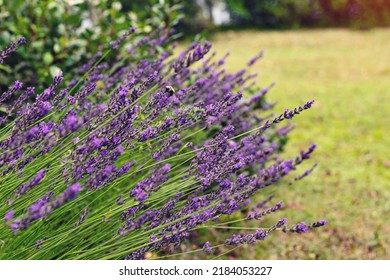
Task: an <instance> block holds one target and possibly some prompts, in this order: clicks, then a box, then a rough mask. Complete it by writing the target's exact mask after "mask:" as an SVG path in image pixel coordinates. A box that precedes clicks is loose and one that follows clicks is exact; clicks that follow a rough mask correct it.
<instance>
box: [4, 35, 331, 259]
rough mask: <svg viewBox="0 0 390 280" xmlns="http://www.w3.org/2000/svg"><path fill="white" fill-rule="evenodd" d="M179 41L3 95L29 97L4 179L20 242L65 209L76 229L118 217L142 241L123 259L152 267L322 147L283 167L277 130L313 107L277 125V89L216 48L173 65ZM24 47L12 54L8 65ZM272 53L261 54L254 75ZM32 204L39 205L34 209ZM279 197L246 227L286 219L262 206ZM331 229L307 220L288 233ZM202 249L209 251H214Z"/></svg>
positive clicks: (196, 51)
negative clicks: (155, 257)
mask: <svg viewBox="0 0 390 280" xmlns="http://www.w3.org/2000/svg"><path fill="white" fill-rule="evenodd" d="M134 33H136V32H135V29H133V28H130V29H129V30H128V31H127V32H126V33H125V34H124V35H123V36H122V37H120V38H119V39H118V40H116V41H114V42H111V44H110V49H108V51H107V53H109V52H113V51H114V50H116V49H118V48H120V45H121V43H122V42H123V41H124V40H126V38H127V37H128V36H129V35H131V34H134ZM171 35H172V31H167V30H165V29H162V28H161V29H157V30H156V31H155V32H152V33H151V34H149V35H148V36H145V37H139V38H138V37H137V36H135V37H134V38H133V37H132V38H133V41H131V42H130V43H131V47H130V48H129V49H128V53H129V54H130V59H127V60H126V63H124V64H118V63H117V61H115V60H114V61H112V60H106V61H105V60H103V61H102V62H101V63H100V64H98V65H97V66H96V65H95V62H96V61H97V60H99V59H101V58H103V57H104V55H103V54H102V53H98V54H97V55H96V56H95V57H93V58H92V59H91V61H90V62H89V63H87V64H85V65H83V66H82V67H81V68H80V69H79V74H80V76H82V77H84V78H83V79H81V80H79V81H77V79H74V80H72V81H70V82H66V81H63V75H62V73H59V74H58V76H56V77H54V79H53V83H52V85H51V86H50V87H49V88H47V89H46V90H44V91H43V92H42V93H39V94H36V93H35V89H34V88H29V87H28V88H26V89H23V85H22V83H20V82H18V81H17V82H15V84H14V85H13V86H11V87H10V88H9V90H8V91H7V92H5V93H3V94H2V95H1V99H0V103H2V102H4V101H5V100H8V99H9V97H10V96H11V95H13V94H14V93H15V92H17V91H21V92H22V93H21V94H20V96H18V97H17V98H15V99H14V100H13V101H12V102H10V103H9V104H7V108H8V110H7V115H6V116H4V117H2V118H1V124H0V129H1V130H2V131H3V132H4V134H2V135H4V136H2V137H1V138H0V139H1V140H0V172H1V174H2V179H1V182H2V184H3V183H4V184H5V185H2V188H3V190H4V193H5V196H4V198H6V199H7V201H8V206H7V207H8V209H7V211H6V212H5V213H6V214H5V216H4V220H5V222H6V224H7V225H8V227H9V228H10V229H11V230H12V232H13V233H14V234H18V233H20V232H22V231H25V230H28V228H29V227H30V226H31V225H33V224H34V222H35V221H37V220H43V221H44V222H45V221H46V220H45V219H46V218H47V217H48V216H50V215H51V214H52V213H53V212H55V211H64V213H65V212H66V211H69V212H72V211H74V212H77V213H78V220H76V221H71V222H70V224H71V225H72V226H73V228H74V227H75V226H76V228H80V229H81V228H84V227H87V226H89V225H90V224H89V223H88V217H90V216H91V217H92V215H101V216H104V217H106V215H107V213H108V212H110V215H111V216H112V217H111V218H110V219H106V218H104V220H105V221H106V222H108V221H116V223H117V226H116V228H115V229H114V232H115V233H116V234H117V236H118V238H120V239H121V238H122V239H125V238H130V237H131V236H132V235H134V234H139V236H141V237H139V238H138V239H139V240H140V241H139V242H140V243H136V244H134V247H130V248H128V249H127V250H124V251H123V252H122V257H125V258H126V259H142V258H144V257H145V254H146V253H147V252H149V251H157V252H159V251H163V250H164V249H165V248H167V247H169V246H173V247H174V248H178V247H179V246H180V245H181V244H182V243H183V242H184V241H185V240H186V239H188V238H189V236H191V234H192V232H194V231H195V230H197V228H199V227H200V226H202V225H205V224H212V223H213V222H215V221H217V220H218V219H219V218H220V217H221V216H230V215H232V214H234V213H237V212H241V211H242V210H243V209H244V208H245V207H247V206H248V205H249V204H250V202H251V199H252V198H253V197H254V194H256V193H257V192H258V191H259V190H260V189H263V188H265V187H268V186H270V185H273V184H275V183H276V182H278V181H279V180H280V179H281V178H283V177H285V176H287V175H288V174H290V173H291V172H294V171H295V170H296V169H297V166H298V165H299V164H301V162H302V161H304V160H307V159H309V158H310V154H311V153H312V152H313V151H314V149H315V145H312V146H310V147H309V148H308V150H307V151H301V153H300V155H299V156H297V157H296V158H295V159H289V160H283V159H281V158H280V157H279V155H278V151H280V149H281V146H282V145H283V144H281V143H282V142H283V141H280V139H281V138H284V137H286V135H287V134H288V133H289V131H290V130H291V129H292V127H291V125H289V124H287V125H286V126H284V127H282V128H277V129H275V128H274V126H276V125H277V124H278V123H280V122H282V121H285V120H290V119H292V118H293V117H295V116H296V115H298V114H300V113H301V112H303V111H305V110H307V109H310V108H311V107H312V105H313V103H314V101H309V102H307V103H305V104H303V105H302V106H299V107H297V108H295V109H292V110H288V109H287V110H286V111H285V112H283V113H282V114H280V115H276V116H274V115H273V114H271V116H272V117H269V116H270V112H269V111H270V110H271V109H272V108H273V104H271V103H268V102H267V99H266V94H267V93H268V91H269V90H270V88H271V87H272V86H273V85H271V86H269V87H266V88H263V89H257V88H255V87H254V81H255V78H256V74H253V73H250V72H249V71H248V69H243V70H241V71H238V72H235V73H231V72H228V71H227V70H226V68H225V67H224V64H225V60H226V58H227V56H228V54H227V55H225V56H224V57H222V58H220V59H218V58H216V54H215V53H212V54H210V55H209V52H210V50H211V43H210V42H207V41H206V42H204V43H203V44H200V43H193V44H191V46H190V47H189V48H187V49H185V50H184V51H183V52H181V53H180V54H179V55H178V57H177V58H172V55H171V54H172V53H173V49H174V47H175V44H172V43H171ZM22 43H24V42H23V40H20V42H18V45H20V44H22ZM15 48H16V44H13V45H11V46H10V47H9V48H8V49H6V50H5V51H2V52H1V53H0V59H1V62H2V59H3V58H5V57H7V56H8V55H9V54H10V53H11V52H12V51H14V50H15ZM161 50H164V51H161ZM208 56H209V57H208ZM262 56H263V52H260V53H259V54H258V55H256V56H255V57H253V58H252V59H251V60H250V61H249V62H248V64H247V65H248V67H249V66H252V65H253V64H255V63H256V61H257V60H259V59H260V58H261V57H262ZM118 65H119V66H118ZM23 90H24V91H23ZM248 93H251V95H249V94H248ZM31 100H33V101H31ZM34 170H35V171H34ZM310 172H311V170H309V171H306V172H305V173H304V174H303V175H301V176H299V178H300V179H301V178H303V177H305V176H306V175H308V174H309V173H310ZM95 193H96V194H101V196H103V197H104V199H105V202H104V203H106V204H107V205H106V207H100V208H99V207H95V208H94V206H93V204H92V202H93V201H95V200H93V201H92V200H91V201H92V202H91V201H90V202H91V203H88V206H86V207H85V208H84V210H83V211H82V213H81V215H80V211H79V210H77V211H76V210H73V208H72V207H74V206H75V204H74V203H71V202H72V201H73V202H74V201H80V203H82V202H83V201H88V197H89V196H94V195H95ZM31 197H40V199H38V200H36V201H35V202H33V203H31V202H30V201H31V200H30V199H31ZM271 198H272V197H271ZM271 198H267V199H266V200H264V201H263V202H261V203H258V205H257V206H256V207H255V208H253V209H252V211H251V212H249V214H248V215H247V219H248V220H250V219H256V220H260V219H261V218H262V217H263V216H266V215H269V214H271V213H273V212H275V211H277V210H279V209H280V208H281V205H282V204H281V202H279V203H276V204H275V205H274V206H272V207H270V208H267V209H264V206H265V205H266V204H267V203H268V202H269V201H270V200H271ZM96 200H98V199H96ZM26 205H28V206H27V207H25V206H26ZM76 208H77V207H76ZM1 209H3V208H1ZM107 209H110V210H107ZM87 215H88V217H87ZM91 220H93V219H91ZM111 224H112V223H111ZM285 224H286V219H283V220H280V221H278V222H277V223H276V224H275V225H273V226H271V227H270V228H269V229H261V228H259V230H257V231H256V232H255V233H251V234H238V235H237V234H235V235H233V236H231V238H230V239H228V240H226V241H225V245H226V246H238V245H239V244H244V243H246V244H252V243H255V242H256V241H258V240H264V239H265V238H266V237H267V236H268V235H269V234H270V233H271V232H272V231H274V230H276V229H278V228H281V227H284V229H285V230H286V231H287V228H286V227H285ZM324 224H325V222H324V221H320V222H317V223H314V224H312V225H309V226H306V224H304V223H300V224H297V225H295V226H293V227H291V228H290V229H288V231H291V232H298V233H300V232H306V231H307V230H308V229H309V228H315V227H319V226H322V225H324ZM143 237H145V238H144V239H143ZM41 245H42V242H41V241H40V242H39V244H38V243H37V246H39V247H40V246H41ZM93 246H100V245H98V244H90V247H93ZM203 248H204V250H205V252H207V253H211V245H210V243H209V242H206V243H205V244H204V246H203ZM113 251H115V249H113Z"/></svg>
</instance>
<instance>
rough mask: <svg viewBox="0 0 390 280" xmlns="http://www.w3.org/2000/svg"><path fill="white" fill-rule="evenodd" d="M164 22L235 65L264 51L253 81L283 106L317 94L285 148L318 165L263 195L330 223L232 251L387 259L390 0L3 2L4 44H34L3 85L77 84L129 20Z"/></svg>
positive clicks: (147, 26)
mask: <svg viewBox="0 0 390 280" xmlns="http://www.w3.org/2000/svg"><path fill="white" fill-rule="evenodd" d="M162 25H163V26H167V27H170V28H175V29H176V30H177V34H178V35H177V39H179V40H180V44H179V49H181V48H184V47H185V46H186V45H188V43H189V42H190V41H192V40H200V39H204V38H206V39H208V40H210V41H212V43H213V46H214V50H215V51H217V52H218V53H219V54H220V56H223V55H224V54H225V53H226V52H227V51H231V53H232V54H231V56H230V57H229V59H228V63H227V67H228V68H229V70H231V71H237V70H240V69H241V68H243V67H244V66H245V63H246V62H247V61H248V60H249V59H250V58H251V57H253V56H254V55H256V54H257V53H258V52H259V51H260V50H262V49H263V50H264V51H265V57H264V58H263V59H262V61H261V62H260V63H258V64H256V65H255V66H254V68H253V70H254V71H255V72H258V73H259V74H260V75H259V79H258V81H257V86H259V87H266V86H268V85H270V84H271V83H272V82H276V86H275V87H274V88H273V89H272V90H271V92H270V93H269V96H268V98H269V100H270V101H271V102H276V103H277V104H276V106H275V111H276V112H282V111H283V110H284V109H285V108H293V107H296V106H299V105H301V104H303V103H304V102H306V101H308V100H311V99H315V100H316V103H315V106H314V108H313V110H310V111H309V112H308V113H305V114H304V115H303V116H299V117H297V118H296V119H294V123H295V124H296V125H297V127H296V128H295V129H294V130H293V132H292V133H291V134H290V137H289V141H288V143H287V145H286V149H285V151H284V155H285V156H286V157H294V156H295V155H296V154H297V153H299V151H300V150H301V149H305V148H307V146H308V145H310V144H311V143H313V142H314V143H316V144H317V145H318V149H317V150H316V152H315V154H314V155H313V160H312V161H311V162H309V163H308V164H309V165H308V166H305V167H307V168H309V167H310V164H312V163H313V161H315V162H318V167H317V168H316V170H315V171H314V172H313V173H312V174H311V175H310V176H309V177H308V178H305V179H304V180H302V181H298V182H296V183H294V184H293V185H289V184H288V182H287V181H286V182H282V183H281V184H279V186H278V187H276V188H272V189H271V190H268V193H267V194H269V193H273V194H275V199H277V200H283V201H284V203H285V205H286V206H287V207H285V208H284V209H283V210H282V211H281V212H279V213H277V214H275V215H272V217H271V219H272V221H273V220H275V219H277V218H278V217H280V218H282V217H285V216H286V217H288V218H289V219H290V221H292V222H300V221H307V222H311V221H316V220H319V219H326V220H328V221H329V222H330V224H329V225H328V226H327V227H325V228H321V229H320V230H318V231H316V232H311V233H308V234H305V235H295V236H292V235H285V234H283V233H280V234H274V235H271V236H270V237H269V238H268V239H267V241H266V242H263V243H258V244H256V245H255V246H248V247H244V248H243V249H240V251H237V250H236V251H234V252H232V253H231V254H229V255H227V256H225V257H226V258H230V259H390V223H389V220H390V140H388V137H386V134H387V133H388V129H389V124H388V116H389V114H390V1H389V0H197V1H180V0H177V1H161V0H160V1H158V0H136V1H133V0H132V1H126V0H121V1H118V0H115V1H103V0H90V1H82V0H48V1H38V0H0V49H3V48H4V47H5V46H6V45H7V44H8V43H9V42H10V41H12V40H16V39H17V38H18V37H19V36H20V35H23V36H25V37H26V38H27V41H28V44H27V46H23V47H22V51H18V52H17V53H16V54H15V55H13V56H12V57H10V58H8V59H7V63H6V64H3V65H0V87H1V91H5V90H6V89H7V87H8V86H9V85H11V84H12V83H13V82H14V81H15V80H21V81H23V82H25V84H26V85H29V86H36V87H37V88H38V90H43V89H44V88H46V87H47V86H48V85H50V83H51V81H52V78H53V77H54V76H55V75H56V73H58V71H59V70H62V71H63V72H64V74H65V80H67V81H69V80H70V79H71V78H72V76H73V75H74V74H75V72H76V70H77V68H78V67H80V66H81V65H82V64H84V63H86V62H88V60H89V59H90V58H91V57H92V56H93V55H94V54H95V53H96V52H97V51H99V50H100V49H101V48H102V46H104V45H105V44H107V43H108V42H110V41H111V40H112V39H115V38H118V36H120V35H121V34H123V32H124V31H126V30H127V29H128V27H129V26H137V28H138V29H139V30H141V31H142V32H144V33H148V32H150V31H152V30H153V29H155V28H157V27H158V26H162ZM0 109H1V108H0ZM302 170H303V168H302ZM259 199H260V198H259ZM276 216H278V217H276ZM263 222H264V223H267V220H264V221H263ZM257 223H258V222H257ZM257 225H258V224H257ZM241 226H248V227H255V226H256V223H249V224H245V225H241ZM228 235H229V230H226V232H223V234H221V233H220V232H215V231H201V232H199V235H198V236H197V237H196V238H197V239H199V240H200V241H208V240H219V242H223V240H224V239H223V238H225V237H226V236H228ZM230 235H231V232H230ZM215 243H217V241H215ZM201 257H204V256H202V255H199V256H193V255H188V256H183V258H190V259H191V258H201Z"/></svg>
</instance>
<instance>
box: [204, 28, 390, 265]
mask: <svg viewBox="0 0 390 280" xmlns="http://www.w3.org/2000/svg"><path fill="white" fill-rule="evenodd" d="M212 42H213V45H214V50H217V51H218V53H219V54H220V55H223V54H224V53H225V52H226V51H228V50H230V51H232V55H231V56H230V57H229V59H228V64H227V65H228V68H229V69H230V70H240V69H241V67H243V66H244V64H245V63H246V62H247V61H248V60H249V59H250V58H251V56H253V55H254V54H256V53H258V51H259V50H261V49H264V51H265V57H264V58H263V59H262V60H261V61H260V62H258V63H257V64H256V65H255V66H254V67H253V69H254V70H255V72H259V74H260V76H259V79H258V85H259V86H267V85H269V84H270V83H272V82H274V81H275V82H276V87H274V88H273V89H272V90H271V91H270V92H269V96H268V98H269V100H270V101H275V102H278V104H277V105H276V107H275V112H283V110H284V109H285V108H293V107H296V106H299V105H301V104H303V103H304V102H306V101H308V100H311V99H315V100H316V103H315V106H314V108H313V109H312V110H309V111H305V112H304V113H303V114H302V115H299V116H297V117H296V118H294V120H293V123H295V124H296V125H297V127H296V128H295V129H294V131H293V132H292V133H291V134H290V141H289V142H288V144H287V147H286V152H285V156H287V157H293V156H294V155H296V154H298V153H299V151H300V150H301V149H306V148H307V147H308V146H309V145H310V144H311V143H316V144H317V145H318V148H317V150H316V151H315V153H314V154H313V156H312V159H311V160H310V162H307V164H305V165H304V167H302V168H301V169H300V171H299V172H300V173H301V172H303V171H304V170H305V168H309V167H310V166H311V165H312V164H313V163H314V162H318V167H317V168H316V169H315V171H314V172H313V174H311V175H310V176H309V177H307V178H305V179H304V180H302V181H298V182H296V183H294V184H293V185H291V186H288V184H287V181H286V182H284V183H282V184H280V185H279V186H278V187H273V188H272V192H274V193H275V199H276V200H283V201H284V205H285V208H284V209H283V210H282V211H280V212H279V213H277V214H274V215H270V217H269V219H266V220H264V221H263V222H262V223H259V222H258V224H259V226H266V225H267V223H268V224H271V222H272V221H274V220H276V219H277V218H279V217H280V218H281V217H287V218H288V219H289V222H290V223H293V222H300V221H306V222H313V221H316V220H319V219H326V220H328V221H329V225H328V226H327V227H325V228H321V229H318V230H316V231H315V232H312V233H309V234H301V235H298V234H296V235H293V234H284V233H282V232H278V233H275V234H272V235H271V236H270V237H269V238H268V239H266V241H264V242H258V243H257V244H256V245H255V246H247V247H241V248H239V249H238V250H237V251H236V252H235V254H236V255H237V257H238V258H247V259H390V138H389V128H390V122H389V116H390V29H376V30H371V31H364V32H361V31H350V30H310V31H285V32H256V31H241V32H233V31H229V32H224V33H219V34H217V35H216V36H215V37H214V38H213V39H212ZM297 175H298V173H297ZM259 198H261V195H259ZM276 200H275V201H276ZM253 225H256V224H252V226H253ZM241 232H251V231H248V230H247V231H245V230H241ZM210 241H212V239H211V238H210ZM233 257H234V256H233Z"/></svg>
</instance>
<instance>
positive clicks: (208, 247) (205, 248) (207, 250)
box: [203, 241, 211, 255]
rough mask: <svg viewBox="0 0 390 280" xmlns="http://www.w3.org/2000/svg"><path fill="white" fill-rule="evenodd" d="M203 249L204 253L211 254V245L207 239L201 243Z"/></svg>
mask: <svg viewBox="0 0 390 280" xmlns="http://www.w3.org/2000/svg"><path fill="white" fill-rule="evenodd" d="M203 251H205V252H206V254H208V255H210V254H211V245H210V242H209V241H207V242H206V243H205V244H204V245H203Z"/></svg>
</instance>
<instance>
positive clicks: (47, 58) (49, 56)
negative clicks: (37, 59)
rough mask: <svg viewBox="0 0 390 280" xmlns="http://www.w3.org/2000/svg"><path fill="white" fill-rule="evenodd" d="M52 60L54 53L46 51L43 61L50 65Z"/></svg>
mask: <svg viewBox="0 0 390 280" xmlns="http://www.w3.org/2000/svg"><path fill="white" fill-rule="evenodd" d="M52 62H53V56H52V54H51V53H49V52H45V54H44V55H43V63H45V64H46V65H49V64H51V63H52Z"/></svg>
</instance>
